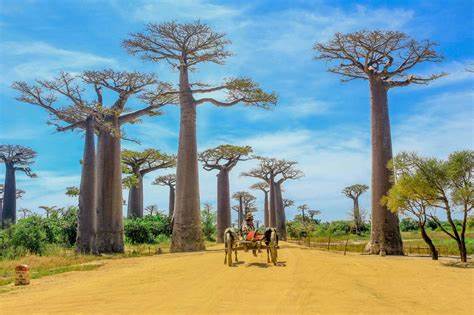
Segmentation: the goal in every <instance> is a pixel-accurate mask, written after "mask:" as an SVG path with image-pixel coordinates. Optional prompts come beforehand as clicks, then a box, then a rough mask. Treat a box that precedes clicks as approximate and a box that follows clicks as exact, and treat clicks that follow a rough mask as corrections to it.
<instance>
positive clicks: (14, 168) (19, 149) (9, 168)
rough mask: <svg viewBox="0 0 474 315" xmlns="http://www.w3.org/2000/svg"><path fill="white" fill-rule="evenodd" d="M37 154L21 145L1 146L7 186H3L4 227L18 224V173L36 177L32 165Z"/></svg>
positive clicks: (1, 158)
mask: <svg viewBox="0 0 474 315" xmlns="http://www.w3.org/2000/svg"><path fill="white" fill-rule="evenodd" d="M35 157H36V152H35V151H33V150H32V149H31V148H28V147H24V146H21V145H11V144H3V145H0V162H1V163H4V164H5V184H4V186H3V206H2V218H1V219H2V224H1V225H2V227H4V228H6V227H8V226H10V225H11V224H14V223H15V222H16V199H17V196H18V195H17V189H16V172H23V173H25V174H26V176H28V177H36V175H35V174H34V173H33V172H32V171H31V168H30V165H31V164H33V163H34V158H35Z"/></svg>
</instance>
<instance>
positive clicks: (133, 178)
mask: <svg viewBox="0 0 474 315" xmlns="http://www.w3.org/2000/svg"><path fill="white" fill-rule="evenodd" d="M175 166H176V157H175V156H173V155H169V154H165V153H162V152H160V151H158V150H155V149H146V150H144V151H143V152H138V151H132V150H123V151H122V170H123V172H124V173H125V174H129V175H130V176H129V177H128V178H127V181H126V186H127V187H128V189H129V193H128V213H127V216H128V217H129V218H142V217H143V177H144V176H145V175H146V174H148V173H150V172H153V171H156V170H159V169H164V168H170V167H175Z"/></svg>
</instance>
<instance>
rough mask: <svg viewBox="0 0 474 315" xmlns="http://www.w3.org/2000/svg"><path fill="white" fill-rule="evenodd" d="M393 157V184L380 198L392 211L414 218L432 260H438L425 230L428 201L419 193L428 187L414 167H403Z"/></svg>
mask: <svg viewBox="0 0 474 315" xmlns="http://www.w3.org/2000/svg"><path fill="white" fill-rule="evenodd" d="M397 160H398V157H395V159H394V164H393V165H394V167H395V170H396V171H397V172H396V173H395V184H394V185H393V186H392V188H390V190H389V192H388V194H387V196H385V197H384V198H382V203H383V204H384V205H386V206H387V207H388V208H389V209H390V210H392V211H393V212H400V213H403V214H410V215H411V216H413V217H414V218H415V219H416V223H417V226H418V228H419V230H420V232H421V237H422V238H423V240H424V241H425V243H426V244H427V245H428V247H429V249H430V252H431V257H432V258H433V260H438V251H437V249H436V247H435V246H434V244H433V241H432V240H431V238H430V237H429V235H428V233H427V232H426V228H425V226H426V222H427V218H428V216H427V214H428V212H429V203H428V202H427V201H426V200H425V199H424V198H423V197H422V196H423V194H420V193H421V191H422V190H424V189H426V188H428V187H427V186H425V184H427V183H426V182H424V181H423V178H422V176H420V175H419V174H418V173H417V171H416V170H415V169H411V168H405V167H404V166H403V162H402V163H398V162H397Z"/></svg>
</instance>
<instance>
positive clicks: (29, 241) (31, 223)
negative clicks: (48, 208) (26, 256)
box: [11, 215, 48, 255]
mask: <svg viewBox="0 0 474 315" xmlns="http://www.w3.org/2000/svg"><path fill="white" fill-rule="evenodd" d="M11 228H12V229H13V231H12V234H11V244H12V245H13V247H24V248H26V249H27V250H28V251H30V252H31V253H34V254H38V255H41V254H42V253H43V251H44V248H45V246H46V244H47V241H48V238H47V236H46V232H45V230H44V225H43V219H42V218H41V217H40V216H38V215H33V216H30V217H28V218H25V219H21V220H19V221H18V223H17V224H15V225H14V226H12V227H11Z"/></svg>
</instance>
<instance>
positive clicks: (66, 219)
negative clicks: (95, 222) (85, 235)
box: [61, 207, 79, 246]
mask: <svg viewBox="0 0 474 315" xmlns="http://www.w3.org/2000/svg"><path fill="white" fill-rule="evenodd" d="M78 211H79V209H78V208H77V207H69V208H68V209H66V211H64V212H63V215H62V220H61V221H62V222H61V241H62V243H64V244H65V245H68V246H74V244H76V236H77V213H78Z"/></svg>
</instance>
